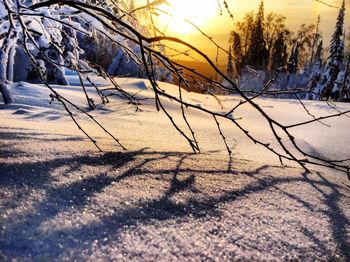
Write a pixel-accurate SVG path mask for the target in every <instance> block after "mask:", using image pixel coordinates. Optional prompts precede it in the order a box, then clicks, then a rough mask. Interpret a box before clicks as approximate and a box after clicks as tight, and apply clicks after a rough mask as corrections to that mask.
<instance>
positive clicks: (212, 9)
mask: <svg viewBox="0 0 350 262" xmlns="http://www.w3.org/2000/svg"><path fill="white" fill-rule="evenodd" d="M324 1H325V2H327V3H328V4H331V5H334V6H340V5H341V3H342V0H324ZM168 2H169V3H170V4H171V5H172V6H173V7H164V8H166V11H167V12H168V13H172V14H174V16H173V17H172V18H169V16H167V15H164V14H160V16H159V20H160V21H161V22H159V24H160V26H161V28H167V34H168V35H175V36H178V37H181V38H182V39H184V40H186V41H188V42H190V43H192V44H194V45H196V46H197V47H199V48H201V49H203V50H204V51H205V52H206V53H208V54H209V55H210V56H211V57H212V58H214V57H215V54H216V47H215V46H214V45H212V44H210V43H208V41H206V40H205V38H204V37H203V36H201V35H200V34H199V33H198V32H195V30H194V29H193V27H192V28H191V25H189V24H186V23H185V22H183V20H184V19H189V20H191V21H193V22H194V23H195V24H196V25H198V27H200V28H201V29H202V30H203V31H204V32H205V33H206V34H208V35H209V36H211V37H213V40H215V41H216V42H217V43H219V44H220V45H221V46H222V47H224V48H226V49H227V47H228V39H229V33H230V31H231V30H232V29H233V24H234V22H235V21H238V20H240V19H241V18H242V17H243V16H244V15H245V13H246V12H248V11H251V10H254V11H256V10H257V9H258V6H259V4H260V2H261V0H227V3H228V5H229V7H230V10H231V12H232V14H233V16H234V19H233V20H232V19H231V18H230V16H229V15H228V13H227V12H225V9H224V10H223V15H220V11H219V7H218V4H217V0H168ZM220 2H223V1H220ZM264 5H265V14H266V13H269V12H275V13H278V14H282V15H284V16H286V18H287V19H286V25H287V27H288V28H289V29H291V30H292V31H296V30H297V29H298V27H299V26H300V25H301V24H303V23H306V24H309V23H315V22H316V21H317V16H318V15H321V23H320V30H321V32H322V33H323V37H324V43H325V46H328V45H329V41H330V38H331V35H332V33H333V30H334V26H335V23H336V18H337V14H338V9H337V8H331V7H328V6H326V5H324V4H321V3H319V2H317V1H315V0H265V1H264ZM346 7H347V11H346V17H348V16H349V17H350V0H348V1H346ZM174 17H177V18H174ZM181 21H182V22H181ZM349 21H350V19H346V25H347V24H348V26H345V28H346V30H347V31H350V23H349ZM222 60H224V59H222Z"/></svg>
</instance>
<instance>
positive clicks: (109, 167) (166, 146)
mask: <svg viewBox="0 0 350 262" xmlns="http://www.w3.org/2000/svg"><path fill="white" fill-rule="evenodd" d="M66 78H67V80H68V82H69V84H70V85H69V86H53V87H54V88H55V90H57V91H58V92H59V93H60V94H61V95H63V96H64V97H67V98H69V99H71V100H72V101H74V102H75V103H76V104H78V105H79V106H81V107H83V108H84V109H88V106H87V103H86V101H85V98H84V95H83V93H82V88H81V87H80V86H79V80H78V78H77V76H76V75H75V74H73V73H67V72H66ZM93 80H94V81H95V82H98V83H99V87H100V88H104V87H109V86H108V85H107V82H106V81H105V80H103V79H97V78H94V79H93ZM116 81H117V83H118V84H119V85H120V86H121V87H122V88H123V89H124V90H125V91H128V92H129V93H131V94H135V95H136V96H137V97H138V98H140V99H141V102H142V105H141V106H140V108H141V109H142V111H138V112H136V111H135V109H134V108H133V107H132V106H131V105H129V104H128V103H126V102H125V101H123V100H122V99H121V98H119V97H116V96H115V97H110V100H111V102H110V103H109V104H107V105H105V106H104V105H102V104H100V102H99V97H98V95H97V94H96V93H95V91H94V87H92V86H91V85H89V84H88V83H86V88H87V91H88V94H89V96H91V97H92V98H93V99H94V101H95V103H96V104H97V107H98V109H97V110H95V111H89V112H90V113H91V114H92V115H94V116H95V117H96V119H98V120H99V121H100V122H101V123H102V124H103V125H104V126H105V127H106V128H107V129H108V130H110V131H111V132H112V134H113V135H115V136H116V137H117V138H118V139H119V140H120V142H121V143H122V144H123V145H124V146H125V147H127V148H128V151H125V152H124V151H123V150H121V149H120V147H118V145H116V144H115V143H113V141H112V140H111V139H110V138H109V137H108V136H107V135H106V134H105V133H104V132H103V131H102V130H100V129H99V128H98V127H97V126H96V125H94V124H93V123H92V122H91V121H89V119H87V118H86V117H84V116H82V115H76V116H77V120H78V121H79V123H81V125H82V126H83V127H84V128H85V130H86V131H88V132H89V134H90V135H91V136H92V137H94V138H95V139H96V140H97V141H98V144H99V145H100V146H101V147H102V148H103V150H104V151H105V152H104V153H98V152H97V150H96V148H95V147H94V146H93V144H92V143H90V142H89V141H88V139H86V137H84V135H83V134H82V133H81V132H80V131H79V130H78V128H77V127H76V126H75V125H74V123H72V121H71V119H70V118H69V116H68V115H67V114H66V113H65V112H64V111H63V110H62V106H61V105H60V103H59V102H57V101H54V102H52V103H50V100H51V99H50V97H49V95H50V92H49V90H48V89H47V88H46V87H45V86H43V85H39V84H28V83H25V82H21V83H16V84H12V86H11V92H12V93H13V96H14V100H15V104H12V105H9V106H4V105H2V106H1V107H0V119H1V122H0V123H1V124H0V137H1V140H0V143H1V147H0V172H1V176H0V260H5V261H6V260H11V259H18V260H33V261H36V260H51V261H52V260H74V259H75V260H113V259H114V260H128V261H129V260H133V261H145V260H147V261H150V260H161V261H172V260H180V261H184V260H186V261H187V260H191V261H192V260H193V261H198V260H213V261H219V260H220V261H222V260H232V259H237V260H260V261H261V260H264V261H266V260H269V261H271V260H292V259H296V260H303V261H313V260H347V259H349V258H350V255H349V253H348V252H349V250H350V249H349V247H350V241H349V237H348V236H349V232H350V227H349V225H350V223H349V219H350V209H349V206H350V194H349V187H350V184H349V181H348V180H347V179H346V177H345V176H344V175H343V174H339V173H337V172H334V171H330V170H323V169H316V168H314V170H315V172H314V173H312V174H309V175H306V174H305V173H304V172H303V170H301V169H299V168H297V167H293V165H292V163H288V165H289V166H288V167H282V166H280V165H279V162H278V159H276V158H275V157H274V156H272V155H271V154H270V153H269V152H267V151H266V150H265V149H263V148H261V147H259V146H256V145H254V144H253V143H252V142H251V141H250V140H249V139H247V138H246V137H245V135H244V134H242V133H241V132H240V131H239V130H238V129H237V128H235V127H234V126H233V125H232V124H230V123H229V122H228V121H223V120H220V124H221V126H222V129H223V132H224V134H225V136H226V137H227V138H228V144H229V146H230V147H231V148H232V150H233V152H234V153H233V156H232V159H229V157H228V155H227V153H226V150H225V145H224V143H223V142H222V140H220V136H219V132H218V130H217V128H216V125H215V122H213V121H212V118H211V117H207V116H206V115H205V114H203V113H201V112H198V111H195V110H192V109H188V110H187V112H188V120H189V122H190V123H191V124H192V126H193V129H194V131H195V133H196V136H197V138H198V140H199V142H200V147H201V149H202V154H199V155H193V154H190V153H191V149H190V148H189V146H188V145H187V143H186V141H185V140H184V139H183V138H182V137H181V136H180V135H179V134H178V132H177V131H176V130H174V128H173V126H172V125H171V123H170V121H169V120H168V119H167V118H166V116H165V115H164V114H163V113H162V112H157V111H156V108H155V105H154V93H153V92H152V89H151V87H150V84H149V82H148V81H147V80H144V79H135V78H119V79H116ZM160 88H161V89H163V90H165V92H166V93H169V94H172V95H174V96H178V88H177V87H176V86H173V85H171V84H166V83H161V84H160ZM182 92H183V97H184V99H185V100H186V101H188V102H191V103H193V104H200V105H201V107H204V108H209V109H212V110H216V111H217V112H227V111H229V110H230V109H231V108H232V107H233V106H235V105H236V104H237V103H239V101H240V99H239V97H236V96H219V99H220V100H221V102H222V105H223V107H222V105H220V104H219V103H218V102H217V100H216V99H214V98H213V97H211V96H208V95H200V94H194V93H189V92H186V91H185V90H183V91H182ZM162 101H163V103H164V105H165V107H166V108H167V109H168V111H169V113H170V114H171V115H172V116H173V118H174V119H175V120H176V121H178V122H179V123H180V126H182V127H184V128H185V127H186V126H185V123H183V120H182V117H181V112H180V111H179V106H178V105H176V104H174V103H173V102H171V101H169V100H168V99H162ZM256 102H257V103H258V104H259V105H260V106H261V107H262V108H263V109H264V110H265V111H266V112H267V113H269V114H270V115H271V116H273V118H274V119H277V120H279V121H281V122H283V123H298V122H301V121H305V120H309V119H311V117H310V116H308V115H307V114H306V113H305V111H304V110H303V108H302V106H301V105H300V104H299V103H298V102H297V101H294V100H277V99H276V100H273V99H257V100H256ZM305 104H306V106H307V107H308V109H309V110H310V112H311V113H313V114H314V115H316V116H321V115H326V114H329V113H334V112H335V111H334V109H332V108H331V107H329V106H328V105H327V104H325V103H323V102H318V101H306V102H305ZM336 108H337V109H338V110H342V111H343V110H350V105H349V104H345V103H344V104H343V103H337V104H336ZM233 117H235V118H242V120H240V122H241V123H242V125H243V126H244V127H245V128H248V129H249V130H250V132H251V134H253V135H254V136H256V137H259V138H262V139H264V141H266V142H271V143H272V145H273V146H276V145H275V143H274V142H273V140H272V136H271V132H270V131H269V129H268V128H267V123H266V122H265V120H264V119H263V118H262V117H261V116H260V115H259V114H257V113H256V112H255V111H254V109H253V108H251V107H250V106H248V105H246V106H244V107H242V108H241V109H240V110H239V111H238V112H236V113H235V114H234V115H233ZM325 123H326V124H329V125H331V126H332V127H331V128H330V127H326V126H324V125H322V124H320V123H314V124H312V125H310V126H308V127H307V128H296V129H295V130H293V134H294V135H295V137H296V139H297V141H298V143H299V144H301V145H302V147H303V148H306V149H307V150H308V151H310V152H313V153H315V154H322V155H323V156H327V157H331V158H346V157H349V156H350V148H349V146H347V143H348V141H349V139H350V133H349V130H350V121H349V118H348V117H346V116H343V117H338V118H334V119H330V120H327V121H325ZM316 171H317V172H316Z"/></svg>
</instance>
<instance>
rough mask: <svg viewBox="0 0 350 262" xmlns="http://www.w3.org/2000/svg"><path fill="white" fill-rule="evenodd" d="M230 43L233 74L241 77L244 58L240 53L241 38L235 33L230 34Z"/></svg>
mask: <svg viewBox="0 0 350 262" xmlns="http://www.w3.org/2000/svg"><path fill="white" fill-rule="evenodd" d="M230 43H231V44H232V55H233V57H234V62H233V67H234V74H235V75H236V76H239V75H241V72H242V68H243V66H244V58H243V53H242V44H241V37H240V36H239V34H238V33H237V32H235V31H232V32H231V39H230Z"/></svg>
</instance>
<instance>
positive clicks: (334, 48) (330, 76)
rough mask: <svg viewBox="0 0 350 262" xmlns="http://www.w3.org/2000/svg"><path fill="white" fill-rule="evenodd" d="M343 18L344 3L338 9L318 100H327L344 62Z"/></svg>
mask: <svg viewBox="0 0 350 262" xmlns="http://www.w3.org/2000/svg"><path fill="white" fill-rule="evenodd" d="M344 16H345V1H344V0H343V3H342V6H341V8H340V9H339V14H338V18H337V24H336V26H335V31H334V33H333V36H332V39H331V45H330V51H329V52H330V55H329V58H328V61H327V65H326V68H325V72H324V75H323V78H322V81H321V83H320V86H319V88H318V90H317V91H318V93H319V98H321V99H328V98H329V97H330V96H331V95H332V92H333V89H334V88H335V81H336V80H337V78H338V74H339V73H340V72H341V70H342V67H343V62H344V41H343V33H344V30H343V28H344Z"/></svg>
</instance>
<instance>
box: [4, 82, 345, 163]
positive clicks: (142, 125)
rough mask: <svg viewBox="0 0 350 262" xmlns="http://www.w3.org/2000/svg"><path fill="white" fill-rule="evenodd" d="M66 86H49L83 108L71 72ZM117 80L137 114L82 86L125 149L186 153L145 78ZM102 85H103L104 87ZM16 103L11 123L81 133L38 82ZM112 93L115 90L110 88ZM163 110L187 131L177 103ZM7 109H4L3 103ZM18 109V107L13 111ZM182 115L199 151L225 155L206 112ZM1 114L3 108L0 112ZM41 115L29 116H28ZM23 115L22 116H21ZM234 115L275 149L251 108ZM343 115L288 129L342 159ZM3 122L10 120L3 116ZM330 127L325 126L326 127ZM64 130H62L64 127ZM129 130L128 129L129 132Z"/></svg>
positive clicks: (231, 131) (243, 149)
mask: <svg viewBox="0 0 350 262" xmlns="http://www.w3.org/2000/svg"><path fill="white" fill-rule="evenodd" d="M67 78H68V80H69V82H70V86H54V88H55V89H56V90H57V91H58V92H59V93H60V94H61V95H63V96H64V97H66V98H68V99H70V100H71V101H72V102H74V103H76V104H77V105H79V106H80V107H82V108H84V109H87V103H86V99H85V96H84V94H83V90H82V88H81V87H80V85H79V80H78V79H77V77H76V76H74V75H69V76H67ZM95 81H96V82H98V83H99V84H100V85H101V88H102V89H103V88H107V87H110V86H108V84H107V83H106V82H105V81H104V80H103V79H102V80H101V79H95ZM116 81H117V83H118V84H119V85H120V86H121V87H122V88H123V90H125V91H127V92H128V93H130V94H135V96H136V97H137V98H139V99H140V102H141V105H140V109H142V111H138V112H136V110H135V108H134V107H133V106H131V105H130V104H128V103H127V101H126V100H123V99H121V98H120V97H119V96H113V97H110V101H111V102H110V103H109V104H107V105H102V104H101V103H100V98H99V97H98V95H97V94H96V92H95V89H94V88H93V87H92V86H91V85H90V86H89V85H88V84H87V90H88V93H89V96H90V97H91V98H93V99H94V101H95V102H96V104H98V110H95V111H90V113H91V114H92V115H94V116H95V117H96V119H97V120H98V121H100V122H101V123H102V124H103V125H104V126H105V127H106V128H107V129H108V130H111V132H112V133H113V134H114V135H115V136H116V137H117V138H118V139H120V141H121V143H122V144H124V145H125V146H126V147H127V148H128V149H140V148H149V149H150V150H165V151H168V150H175V151H179V152H180V151H181V152H184V151H190V150H191V149H190V147H189V146H188V144H187V142H186V140H185V139H184V138H182V137H181V135H180V134H179V133H178V132H177V131H176V130H175V128H174V127H173V126H172V124H171V122H170V121H169V119H168V118H167V117H166V116H165V114H164V113H163V112H157V111H156V107H155V104H154V93H153V92H152V89H151V87H150V84H149V82H148V81H147V80H143V79H127V78H124V79H123V78H122V79H117V80H116ZM104 85H106V86H104ZM161 88H162V89H163V90H165V91H166V93H168V94H171V95H173V96H175V97H178V96H179V94H178V92H179V91H178V88H177V87H176V86H173V85H171V84H166V83H162V84H161ZM11 91H12V92H13V94H14V97H15V101H16V104H14V105H12V106H10V107H8V108H9V109H11V108H12V109H13V110H14V112H13V113H12V114H13V117H16V121H17V122H18V121H22V123H23V125H24V126H26V125H30V122H23V121H24V120H26V121H27V120H30V121H32V120H33V119H34V120H35V121H36V125H37V124H38V125H39V126H40V124H42V125H43V126H45V122H46V121H47V120H56V121H57V123H56V124H57V125H59V126H60V127H62V128H63V127H64V126H69V127H70V128H68V129H67V130H65V131H60V132H65V133H67V131H69V132H68V133H71V134H72V135H73V134H74V135H76V134H80V131H79V130H78V129H77V128H74V125H73V124H72V121H71V119H70V118H69V117H68V115H67V114H66V113H65V112H64V110H63V109H62V105H61V104H60V103H59V102H57V101H54V102H52V103H50V97H49V95H50V91H49V90H48V89H47V87H45V86H43V85H34V84H28V83H19V84H16V85H14V86H13V87H12V90H11ZM114 93H116V92H114ZM182 95H183V98H184V100H185V101H187V102H189V103H191V104H194V105H200V106H201V107H203V108H207V109H210V110H214V111H216V112H227V111H229V110H230V109H231V108H232V107H234V106H235V105H237V104H238V103H239V101H240V99H239V97H236V96H219V97H218V99H219V100H220V103H219V102H218V99H216V98H214V97H212V96H210V95H201V94H196V93H188V92H186V91H185V90H183V91H182ZM162 101H163V103H164V106H165V108H166V109H167V110H168V111H169V113H170V114H171V116H172V117H173V119H174V120H175V121H177V123H179V125H180V126H181V127H182V128H183V129H184V130H186V125H185V122H184V121H183V119H182V115H181V110H180V106H179V105H178V104H177V103H175V102H173V101H170V100H169V99H166V98H163V100H162ZM256 102H257V103H258V104H259V105H260V106H261V107H262V108H263V109H264V110H265V111H266V113H268V114H269V115H271V116H272V117H273V118H274V119H276V120H278V121H280V122H282V123H286V124H293V123H299V122H302V121H306V120H310V119H312V117H311V116H310V115H308V114H307V113H306V111H305V109H304V108H303V107H302V105H301V104H300V103H299V102H298V101H296V100H277V99H260V98H259V99H256ZM304 104H305V106H306V107H307V108H308V110H309V112H310V113H311V114H313V115H315V116H316V117H319V116H324V115H328V114H334V113H336V111H335V109H334V108H332V107H330V106H329V105H328V104H326V103H325V102H319V101H305V102H304ZM335 106H336V109H337V110H339V111H346V110H349V109H350V105H349V104H345V103H343V104H342V103H338V104H336V105H335ZM5 108H6V107H5ZM16 110H17V111H16ZM186 112H187V116H188V120H189V122H190V124H191V125H192V126H193V129H194V131H195V133H196V136H197V137H198V140H199V142H200V147H201V149H202V151H203V152H217V153H218V152H223V153H224V154H226V150H225V146H224V144H223V141H222V140H221V138H220V135H219V132H218V130H217V128H216V124H215V122H214V121H213V119H212V117H211V116H208V115H206V114H204V113H202V112H198V111H196V110H194V109H187V110H186ZM2 113H4V111H2ZM38 115H39V116H40V117H33V116H38ZM23 116H25V117H23ZM232 117H234V118H236V119H241V120H239V122H240V123H241V124H242V126H243V127H245V129H247V130H249V132H250V134H253V135H254V136H255V137H257V138H259V139H260V140H262V141H264V142H269V143H272V144H273V145H275V146H276V148H278V146H277V145H276V142H274V139H273V137H272V134H271V130H270V128H269V127H268V124H267V122H266V121H265V120H264V118H263V117H262V116H261V115H260V113H258V112H256V110H254V109H253V108H252V107H251V106H249V105H244V106H242V107H241V109H239V110H237V111H235V114H234V116H232ZM78 119H79V120H80V121H82V123H84V125H85V128H86V130H87V131H88V133H89V134H91V135H92V136H94V137H97V138H98V139H97V140H98V142H100V143H102V145H103V147H104V148H105V149H107V150H110V149H112V148H113V146H114V144H113V142H112V141H109V140H108V139H107V136H106V135H105V134H104V132H102V130H101V129H99V128H98V127H97V126H96V125H94V124H93V123H92V122H91V121H90V122H89V121H88V119H86V117H84V116H82V115H80V116H78ZM349 119H350V118H349V117H348V116H342V117H337V118H333V119H329V120H325V121H324V122H323V124H322V123H319V122H316V123H313V124H310V125H308V126H302V127H298V128H295V129H294V130H292V133H293V134H294V135H295V137H296V139H297V141H298V143H299V144H300V145H301V146H302V147H303V148H305V149H307V150H308V151H310V152H312V153H316V154H320V155H322V156H326V157H329V158H342V159H343V158H347V157H350V147H349V146H345V145H346V141H350V132H348V130H350V121H349ZM7 121H11V120H10V119H8V120H7ZM220 124H221V126H222V128H223V131H224V134H225V136H226V137H227V138H228V144H229V146H230V147H231V148H232V149H233V152H234V155H235V156H237V157H240V158H245V159H249V160H255V161H259V162H261V163H271V162H273V163H276V161H277V160H278V159H276V158H275V157H274V156H272V155H271V154H270V153H269V152H267V151H266V150H265V149H264V148H261V147H259V146H256V145H255V144H254V143H252V142H251V141H250V140H249V139H247V137H246V136H245V134H244V133H242V132H241V131H240V130H238V129H237V128H236V127H235V126H234V125H233V124H232V123H231V122H229V121H226V120H220ZM325 124H326V125H329V126H330V127H329V126H326V125H325ZM63 129H64V128H63ZM131 130H132V132H131Z"/></svg>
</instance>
